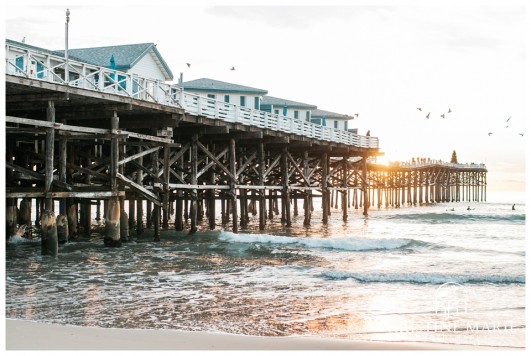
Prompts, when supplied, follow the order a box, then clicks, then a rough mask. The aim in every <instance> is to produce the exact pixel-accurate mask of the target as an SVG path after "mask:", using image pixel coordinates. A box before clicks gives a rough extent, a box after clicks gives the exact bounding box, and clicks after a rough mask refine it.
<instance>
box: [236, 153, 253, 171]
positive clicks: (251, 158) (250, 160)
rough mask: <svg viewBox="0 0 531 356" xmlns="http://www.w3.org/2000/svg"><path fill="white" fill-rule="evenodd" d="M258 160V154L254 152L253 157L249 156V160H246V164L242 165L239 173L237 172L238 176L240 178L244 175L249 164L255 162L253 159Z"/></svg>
mask: <svg viewBox="0 0 531 356" xmlns="http://www.w3.org/2000/svg"><path fill="white" fill-rule="evenodd" d="M255 158H256V152H254V153H253V154H252V155H251V156H249V158H247V159H246V160H245V162H244V163H243V164H242V165H241V167H240V169H238V172H236V175H237V176H239V175H240V174H242V173H243V171H244V170H245V168H247V166H248V165H249V164H251V162H252V161H253V159H255Z"/></svg>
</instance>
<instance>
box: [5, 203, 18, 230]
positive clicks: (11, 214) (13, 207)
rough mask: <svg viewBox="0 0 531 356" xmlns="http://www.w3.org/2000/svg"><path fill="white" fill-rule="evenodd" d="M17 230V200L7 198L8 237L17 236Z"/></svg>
mask: <svg viewBox="0 0 531 356" xmlns="http://www.w3.org/2000/svg"><path fill="white" fill-rule="evenodd" d="M16 231H17V200H16V199H6V238H7V239H9V238H10V237H12V236H15V232H16Z"/></svg>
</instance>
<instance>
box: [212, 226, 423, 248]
mask: <svg viewBox="0 0 531 356" xmlns="http://www.w3.org/2000/svg"><path fill="white" fill-rule="evenodd" d="M219 240H221V241H226V242H232V243H249V244H256V243H259V244H272V245H293V246H297V247H305V248H320V249H332V250H343V251H378V250H400V249H411V248H418V247H427V246H430V245H431V244H429V243H426V242H423V241H418V240H413V239H363V240H360V239H357V240H355V239H337V238H311V237H310V238H298V237H289V236H275V235H266V234H234V233H231V232H226V231H222V232H221V233H220V235H219Z"/></svg>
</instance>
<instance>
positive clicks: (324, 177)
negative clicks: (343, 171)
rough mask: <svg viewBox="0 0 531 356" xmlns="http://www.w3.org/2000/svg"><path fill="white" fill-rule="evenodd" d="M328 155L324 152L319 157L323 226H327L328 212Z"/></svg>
mask: <svg viewBox="0 0 531 356" xmlns="http://www.w3.org/2000/svg"><path fill="white" fill-rule="evenodd" d="M328 167H329V161H328V154H327V153H326V152H325V153H323V154H322V156H321V191H322V193H321V205H322V209H323V224H328V214H329V211H330V201H329V196H330V189H329V188H328V172H329V168H328Z"/></svg>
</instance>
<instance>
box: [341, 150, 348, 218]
mask: <svg viewBox="0 0 531 356" xmlns="http://www.w3.org/2000/svg"><path fill="white" fill-rule="evenodd" d="M341 163H342V165H343V191H342V192H341V210H343V221H344V222H346V221H347V217H348V212H347V205H348V204H347V191H348V157H343V160H342V162H341Z"/></svg>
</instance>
